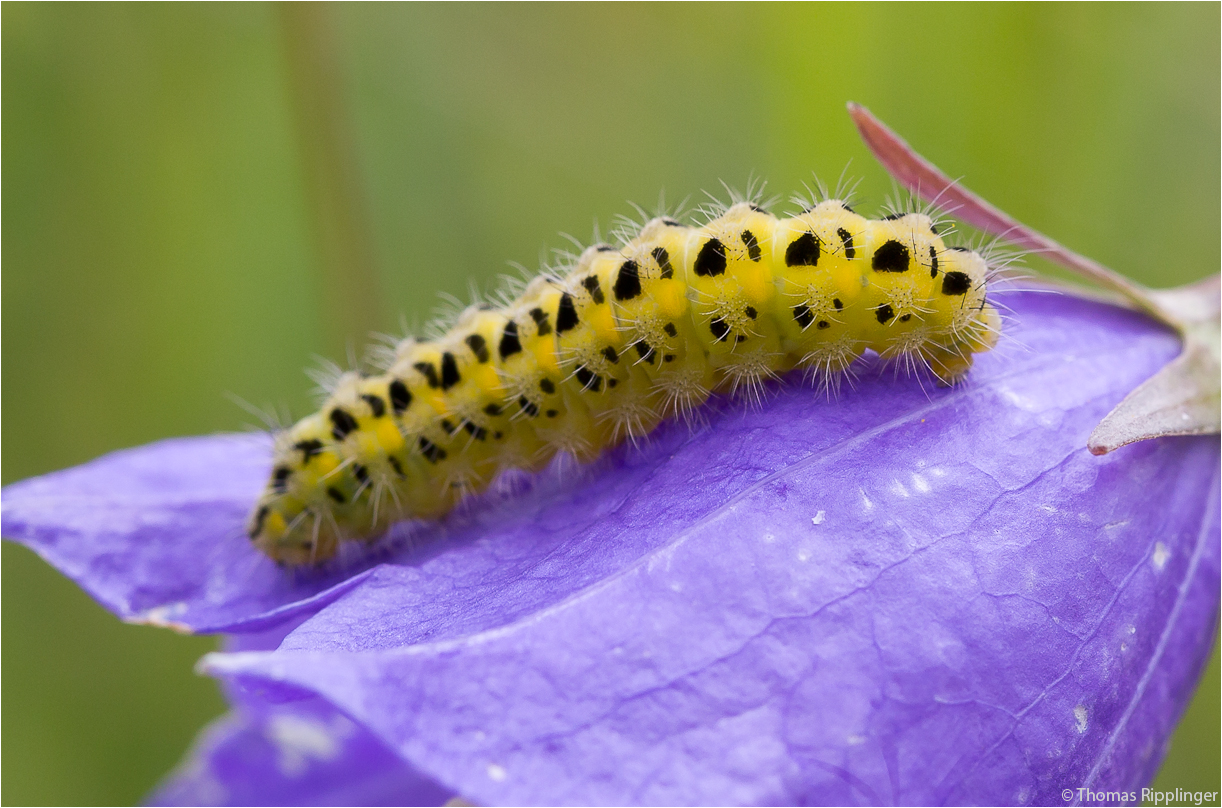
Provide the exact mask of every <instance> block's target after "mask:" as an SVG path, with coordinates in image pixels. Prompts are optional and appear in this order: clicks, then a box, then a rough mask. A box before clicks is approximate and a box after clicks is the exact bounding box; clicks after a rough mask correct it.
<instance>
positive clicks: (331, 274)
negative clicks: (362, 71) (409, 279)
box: [278, 2, 385, 356]
mask: <svg viewBox="0 0 1222 808" xmlns="http://www.w3.org/2000/svg"><path fill="white" fill-rule="evenodd" d="M278 11H279V14H280V22H281V27H282V28H283V31H284V41H285V53H286V57H287V62H288V78H289V85H290V86H289V89H290V92H291V95H292V102H293V107H294V111H295V113H296V121H297V132H298V136H299V145H300V149H301V156H302V162H303V166H302V167H303V175H304V180H305V186H306V204H307V206H308V208H309V215H310V225H311V229H312V230H313V232H314V236H315V239H316V243H317V249H318V256H319V263H320V271H321V280H322V283H321V289H320V291H321V292H322V295H323V308H322V312H323V319H324V327H323V335H324V338H325V349H326V351H327V352H328V353H331V354H332V355H339V356H343V352H344V350H345V348H346V347H348V346H352V345H353V344H355V343H359V342H360V341H363V339H364V337H365V335H366V334H367V333H368V332H369V331H371V330H373V329H374V328H376V327H378V326H379V325H381V324H382V323H384V322H385V320H384V318H383V316H382V315H383V312H382V300H383V295H382V292H381V282H380V279H379V277H378V272H377V268H376V266H375V263H374V257H373V249H372V246H371V233H370V232H369V224H368V220H367V218H366V216H365V204H364V198H363V193H362V190H363V186H362V183H361V181H360V171H359V166H358V164H357V160H356V154H355V150H354V146H353V138H352V135H351V131H350V128H349V125H348V120H349V119H348V111H347V108H346V106H345V104H344V98H343V81H342V74H341V71H340V63H339V54H338V44H337V42H336V37H335V28H334V24H333V22H332V9H331V8H330V6H329V5H328V4H325V3H299V2H294V3H284V4H281V5H280V6H278Z"/></svg>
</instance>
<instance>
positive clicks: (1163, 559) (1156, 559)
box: [1150, 541, 1171, 572]
mask: <svg viewBox="0 0 1222 808" xmlns="http://www.w3.org/2000/svg"><path fill="white" fill-rule="evenodd" d="M1169 558H1171V551H1170V550H1169V549H1167V545H1165V544H1163V543H1162V542H1161V541H1156V542H1154V554H1153V555H1152V556H1150V563H1151V564H1153V565H1154V570H1155V572H1162V571H1163V567H1165V566H1167V559H1169Z"/></svg>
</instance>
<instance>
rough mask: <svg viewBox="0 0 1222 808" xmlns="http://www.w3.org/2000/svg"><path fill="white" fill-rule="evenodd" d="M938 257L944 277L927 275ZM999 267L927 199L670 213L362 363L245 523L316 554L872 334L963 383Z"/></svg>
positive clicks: (829, 366) (288, 435) (303, 558)
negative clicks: (942, 227)
mask: <svg viewBox="0 0 1222 808" xmlns="http://www.w3.org/2000/svg"><path fill="white" fill-rule="evenodd" d="M925 256H928V257H929V269H930V272H929V273H928V274H926V273H925V272H915V271H909V270H912V269H914V268H917V267H921V266H924V264H923V261H924V257H925ZM987 272H988V268H987V265H986V263H985V261H984V259H983V258H981V256H979V255H978V254H977V253H975V252H973V251H971V250H969V249H966V248H962V247H954V246H950V245H947V244H945V243H944V242H943V240H942V236H940V235H939V234H938V231H937V229H936V228H935V227H934V226H933V222H932V220H931V219H930V218H929V217H928V216H926V215H923V214H919V213H907V214H897V215H892V216H888V217H886V218H883V219H876V220H871V219H866V218H864V217H862V216H860V215H859V214H857V213H856V212H854V211H853V210H852V209H851V208H850V207H849V206H848V205H846V204H844V203H843V202H841V201H840V200H826V201H823V202H819V203H817V204H813V205H805V206H804V207H803V209H802V210H801V212H800V213H797V214H796V215H793V216H790V217H787V218H777V217H776V216H774V215H773V214H771V213H769V212H767V211H766V210H764V209H763V208H762V207H759V206H757V205H753V204H751V203H748V202H743V203H739V204H736V205H733V206H731V207H729V208H726V209H722V210H719V211H716V212H715V213H714V214H712V215H711V218H710V219H709V220H708V221H706V222H704V223H702V224H695V225H691V226H689V225H685V224H683V223H681V222H679V221H678V220H676V219H672V218H665V217H664V218H658V219H654V220H652V221H650V222H648V223H646V224H645V225H644V226H643V227H642V228H640V229H639V230H638V231H636V232H631V233H625V234H624V235H623V236H622V237H621V239H620V241H619V242H618V243H617V244H615V245H606V244H600V245H597V246H595V247H591V248H588V249H587V250H585V252H583V253H582V254H581V255H580V256H579V257H577V258H576V259H574V260H573V261H572V263H571V265H570V266H568V267H565V268H563V269H562V270H561V271H560V272H558V273H556V274H552V275H548V276H544V277H540V278H537V279H535V280H534V281H532V282H531V283H530V284H528V285H527V286H526V288H525V289H524V290H523V291H522V292H521V293H520V294H519V295H518V296H517V297H516V298H515V299H513V300H511V301H509V302H508V303H506V304H505V305H503V306H499V307H498V306H489V305H473V306H471V307H469V308H468V309H467V310H466V311H464V312H463V313H462V314H461V315H460V316H459V317H458V318H457V320H456V321H455V322H453V323H452V324H450V325H449V327H448V330H446V331H445V333H444V335H443V336H441V337H439V338H437V339H434V340H417V339H410V338H409V339H405V340H404V341H402V342H401V343H399V344H398V345H397V346H396V347H395V348H394V349H393V351H392V352H390V354H389V355H388V357H387V359H386V360H385V361H384V362H383V363H382V364H381V365H380V366H379V367H378V368H377V369H376V372H373V373H368V374H366V373H358V372H351V373H347V374H344V375H343V376H342V377H341V378H340V380H339V382H338V383H337V384H336V386H335V387H334V389H333V390H331V391H330V394H329V397H328V399H327V401H326V402H325V403H324V405H323V406H322V408H321V409H320V410H319V411H318V412H317V413H315V414H313V415H310V416H307V417H306V418H304V419H302V420H301V421H299V422H298V423H297V424H295V425H293V426H292V427H290V428H288V429H286V430H284V431H283V432H282V433H280V434H279V435H278V436H277V438H276V444H275V457H274V462H273V471H272V473H271V475H270V477H269V480H268V484H267V487H266V488H265V490H264V492H263V494H262V496H261V497H260V499H259V501H258V503H256V505H255V506H254V508H252V514H251V517H250V519H249V520H248V524H247V531H248V533H249V535H250V537H251V538H252V540H253V541H254V544H255V546H256V547H258V548H259V549H260V550H262V551H263V552H265V553H267V554H268V555H270V556H271V557H273V558H274V559H276V560H278V561H280V562H283V563H287V564H311V563H317V562H320V561H323V560H325V559H327V558H330V557H332V556H333V555H335V553H336V551H337V549H338V547H339V545H340V544H341V543H342V542H345V541H363V540H370V539H372V538H373V537H376V536H377V535H379V534H380V533H381V532H382V531H384V530H385V528H386V527H387V526H389V524H390V523H392V522H394V521H396V520H399V519H403V518H435V517H439V516H442V515H444V514H445V513H446V512H447V511H449V510H450V509H451V508H452V507H453V506H454V504H455V503H456V502H457V501H458V500H459V499H460V498H461V497H463V496H466V495H468V494H470V493H472V492H478V491H480V490H482V489H483V488H485V487H486V486H487V485H488V484H489V483H490V482H491V481H492V480H493V479H494V478H495V477H496V475H497V474H499V473H500V472H501V471H503V470H505V469H507V468H513V467H516V468H523V469H526V470H537V469H539V468H541V467H542V465H543V464H545V463H547V462H548V461H549V460H550V459H551V458H552V457H553V456H554V455H556V454H557V453H559V452H566V453H568V454H570V455H573V456H575V457H577V458H578V459H580V460H589V459H591V458H593V457H595V456H597V455H598V454H599V453H600V452H602V451H603V450H605V449H606V448H607V447H609V446H612V445H614V444H616V443H619V442H620V441H622V440H624V439H625V438H627V437H629V436H632V437H637V436H642V435H645V434H647V433H648V432H650V431H651V430H652V429H653V428H654V427H655V426H656V425H657V424H658V422H660V421H661V420H662V419H664V418H673V417H685V416H687V415H688V414H690V413H691V412H692V411H693V410H694V409H695V408H696V407H699V406H700V405H701V404H702V403H703V402H704V401H705V399H707V398H708V396H709V395H711V394H712V393H714V392H718V391H723V390H728V391H733V390H735V389H737V388H741V387H752V386H755V385H759V384H761V383H762V382H763V380H764V379H766V378H768V377H771V376H774V375H776V374H779V373H785V372H787V371H790V370H794V369H807V370H808V371H811V372H815V373H818V374H821V375H823V377H824V378H827V377H830V376H832V375H834V374H836V373H838V372H840V371H843V370H844V369H845V368H847V367H848V366H849V365H850V364H851V363H853V362H854V361H855V360H856V359H857V358H858V357H859V356H861V354H862V353H863V352H865V351H873V352H876V353H878V354H881V355H883V356H885V357H897V356H904V357H907V358H908V359H909V360H911V361H910V363H911V364H916V365H920V366H924V367H928V368H929V370H930V371H931V372H932V373H933V374H934V375H935V376H936V377H937V378H938V379H939V380H940V381H942V382H944V383H947V384H950V383H953V382H955V381H956V380H958V379H960V378H961V377H962V376H963V375H964V374H965V373H966V372H967V371H968V369H969V368H970V366H971V364H972V357H973V354H975V353H979V352H982V351H986V350H989V349H990V348H991V347H992V346H993V344H994V343H995V341H996V338H997V332H998V328H999V318H998V316H997V312H996V311H995V310H994V308H993V307H992V306H991V305H990V304H989V303H988V302H987V299H986V284H985V281H986V278H987ZM939 276H940V277H939Z"/></svg>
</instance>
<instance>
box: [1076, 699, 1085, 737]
mask: <svg viewBox="0 0 1222 808" xmlns="http://www.w3.org/2000/svg"><path fill="white" fill-rule="evenodd" d="M1073 721H1074V724H1075V725H1076V726H1077V728H1078V734H1079V735H1085V734H1086V708H1085V707H1083V706H1082V705H1081V704H1079V705H1078V706H1077V707H1074V708H1073Z"/></svg>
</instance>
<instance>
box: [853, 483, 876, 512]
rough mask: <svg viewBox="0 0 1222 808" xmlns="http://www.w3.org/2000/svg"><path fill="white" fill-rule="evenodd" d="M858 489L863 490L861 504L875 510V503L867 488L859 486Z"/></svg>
mask: <svg viewBox="0 0 1222 808" xmlns="http://www.w3.org/2000/svg"><path fill="white" fill-rule="evenodd" d="M857 490H858V491H860V492H861V504H862V505H863V506H865V509H866V510H867V511H872V510H874V503H873V502H871V501H870V497H869V495H868V494H866V489H864V488H858V489H857Z"/></svg>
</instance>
